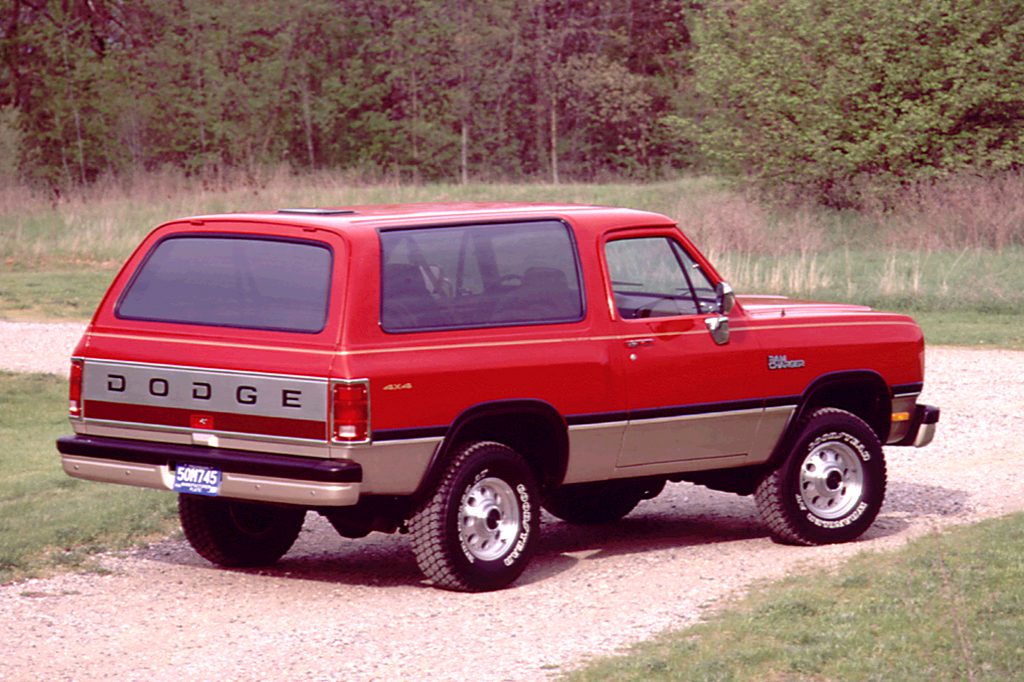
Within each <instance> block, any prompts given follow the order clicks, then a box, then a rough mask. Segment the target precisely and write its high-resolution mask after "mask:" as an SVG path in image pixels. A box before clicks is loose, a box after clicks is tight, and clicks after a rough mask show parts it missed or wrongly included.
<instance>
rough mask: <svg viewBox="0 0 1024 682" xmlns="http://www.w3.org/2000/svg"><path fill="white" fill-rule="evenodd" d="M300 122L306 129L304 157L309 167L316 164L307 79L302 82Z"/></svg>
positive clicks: (311, 167)
mask: <svg viewBox="0 0 1024 682" xmlns="http://www.w3.org/2000/svg"><path fill="white" fill-rule="evenodd" d="M302 124H303V127H304V128H305V129H306V158H307V161H308V162H309V168H310V170H312V169H313V168H314V167H315V166H316V158H315V157H314V155H313V115H312V113H311V112H310V109H309V81H308V80H304V81H303V83H302Z"/></svg>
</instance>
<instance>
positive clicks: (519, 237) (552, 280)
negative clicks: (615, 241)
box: [380, 220, 583, 332]
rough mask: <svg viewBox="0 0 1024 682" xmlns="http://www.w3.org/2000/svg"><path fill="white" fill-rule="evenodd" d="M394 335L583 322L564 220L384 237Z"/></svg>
mask: <svg viewBox="0 0 1024 682" xmlns="http://www.w3.org/2000/svg"><path fill="white" fill-rule="evenodd" d="M380 240H381V250H382V257H383V265H382V270H381V273H382V282H381V326H382V327H383V328H384V330H385V331H389V332H405V331H421V330H430V329H454V328H466V327H491V326H506V325H518V324H540V323H553V322H572V321H577V320H580V319H582V317H583V301H582V298H581V296H580V291H581V287H580V274H579V266H578V261H577V257H576V249H575V244H574V242H573V239H572V235H571V233H570V232H569V228H568V227H567V226H566V225H565V224H563V223H561V222H558V221H553V220H551V221H537V222H529V223H507V224H498V225H468V226H459V227H440V228H436V227H435V228H422V229H406V230H389V231H384V232H381V235H380Z"/></svg>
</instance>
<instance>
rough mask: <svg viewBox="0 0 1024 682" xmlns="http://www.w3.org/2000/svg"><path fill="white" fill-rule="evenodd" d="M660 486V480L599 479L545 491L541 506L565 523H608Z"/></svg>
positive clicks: (624, 513) (654, 493)
mask: <svg viewBox="0 0 1024 682" xmlns="http://www.w3.org/2000/svg"><path fill="white" fill-rule="evenodd" d="M664 485H665V483H664V481H658V482H651V481H600V482H597V483H579V484H576V485H567V486H563V487H561V488H558V489H557V490H555V491H553V492H552V493H551V494H549V495H548V497H547V499H546V500H545V502H544V508H545V509H547V510H548V512H549V513H550V514H551V515H552V516H555V517H557V518H559V519H561V520H562V521H565V522H566V523H573V524H578V525H594V524H601V523H612V522H614V521H618V520H619V519H621V518H622V517H623V516H625V515H626V514H628V513H629V512H631V511H633V509H635V508H636V506H637V505H638V504H640V501H641V500H648V499H651V498H652V497H655V496H656V495H657V494H658V493H660V492H661V489H662V488H663V487H664Z"/></svg>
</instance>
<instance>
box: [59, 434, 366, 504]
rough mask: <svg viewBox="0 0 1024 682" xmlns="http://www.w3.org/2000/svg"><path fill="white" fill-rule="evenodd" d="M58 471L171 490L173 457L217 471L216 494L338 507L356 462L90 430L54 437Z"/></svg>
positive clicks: (349, 493)
mask: <svg viewBox="0 0 1024 682" xmlns="http://www.w3.org/2000/svg"><path fill="white" fill-rule="evenodd" d="M57 450H58V451H59V452H60V453H61V461H62V463H63V466H64V471H65V473H67V474H68V475H69V476H74V477H75V478H83V479H86V480H90V481H102V482H105V483H120V484H123V485H134V486H140V487H143V488H156V489H158V490H173V488H174V469H175V466H176V464H177V462H183V463H188V464H196V465H201V466H207V467H215V468H217V469H220V470H221V472H222V480H221V488H220V495H221V496H222V497H231V498H236V499H240V500H252V501H254V502H275V503H281V504H295V505H302V506H308V507H341V506H348V505H353V504H356V503H357V502H358V501H359V493H360V486H361V483H362V480H363V470H362V467H361V466H360V465H359V464H358V463H357V462H353V461H351V460H337V459H317V458H311V457H293V456H287V455H272V454H265V453H260V452H248V451H245V450H228V449H220V448H207V447H200V446H194V445H178V444H173V443H155V442H151V441H141V440H127V439H121V438H100V437H93V436H66V437H64V438H60V439H58V440H57Z"/></svg>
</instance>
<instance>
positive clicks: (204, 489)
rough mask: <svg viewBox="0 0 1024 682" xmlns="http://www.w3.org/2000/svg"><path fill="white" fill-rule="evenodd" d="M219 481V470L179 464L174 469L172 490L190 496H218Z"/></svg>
mask: <svg viewBox="0 0 1024 682" xmlns="http://www.w3.org/2000/svg"><path fill="white" fill-rule="evenodd" d="M220 479H221V472H220V469H214V468H213V467H204V466H199V465H198V464H180V463H179V464H178V466H177V467H175V469H174V490H175V492H179V493H191V494H192V495H218V494H219V493H220Z"/></svg>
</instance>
